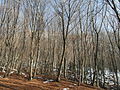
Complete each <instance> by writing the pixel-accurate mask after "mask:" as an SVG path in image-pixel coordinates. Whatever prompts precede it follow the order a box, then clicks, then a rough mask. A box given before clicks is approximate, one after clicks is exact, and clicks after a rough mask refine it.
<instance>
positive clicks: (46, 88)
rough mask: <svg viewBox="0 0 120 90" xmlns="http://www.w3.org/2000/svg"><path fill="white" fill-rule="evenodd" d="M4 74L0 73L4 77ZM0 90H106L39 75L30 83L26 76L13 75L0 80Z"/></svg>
mask: <svg viewBox="0 0 120 90" xmlns="http://www.w3.org/2000/svg"><path fill="white" fill-rule="evenodd" d="M3 74H4V73H0V75H1V76H2V75H3ZM0 90H104V89H100V88H97V87H93V86H90V85H86V84H80V86H77V83H76V82H73V81H69V80H66V79H62V80H61V81H60V82H55V81H54V77H52V76H47V77H46V76H44V75H37V76H36V77H34V79H33V80H31V81H29V80H28V78H27V77H25V76H24V75H16V74H11V75H10V76H9V77H7V78H0Z"/></svg>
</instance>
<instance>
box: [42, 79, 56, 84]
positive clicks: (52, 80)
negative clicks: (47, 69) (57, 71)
mask: <svg viewBox="0 0 120 90" xmlns="http://www.w3.org/2000/svg"><path fill="white" fill-rule="evenodd" d="M53 81H54V80H52V79H50V80H47V81H44V82H43V83H49V82H53Z"/></svg>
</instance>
